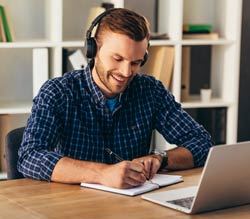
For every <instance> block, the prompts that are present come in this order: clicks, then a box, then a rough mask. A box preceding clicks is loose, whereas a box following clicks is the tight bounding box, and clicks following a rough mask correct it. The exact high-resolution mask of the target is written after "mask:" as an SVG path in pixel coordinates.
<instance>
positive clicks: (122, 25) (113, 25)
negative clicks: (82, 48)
mask: <svg viewBox="0 0 250 219" xmlns="http://www.w3.org/2000/svg"><path fill="white" fill-rule="evenodd" d="M105 31H112V32H114V33H120V34H124V35H126V36H128V37H129V38H130V39H132V40H135V41H142V40H144V39H145V38H146V39H147V40H149V37H150V30H149V22H148V20H147V19H146V18H145V17H144V16H142V15H140V14H138V13H136V12H134V11H131V10H129V9H125V8H115V9H111V12H110V13H109V14H107V15H106V16H104V17H103V18H102V19H101V21H100V22H99V25H98V27H97V30H96V33H95V38H96V39H97V40H98V38H99V36H100V35H102V33H104V32H105Z"/></svg>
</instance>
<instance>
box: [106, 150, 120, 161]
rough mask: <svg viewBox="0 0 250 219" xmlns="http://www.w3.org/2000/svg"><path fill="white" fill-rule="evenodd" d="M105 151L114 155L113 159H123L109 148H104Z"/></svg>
mask: <svg viewBox="0 0 250 219" xmlns="http://www.w3.org/2000/svg"><path fill="white" fill-rule="evenodd" d="M105 151H106V152H107V153H108V154H109V155H110V156H114V157H115V159H117V160H118V161H123V159H122V158H121V157H120V156H119V155H118V154H116V153H114V152H113V151H111V150H110V149H109V148H105Z"/></svg>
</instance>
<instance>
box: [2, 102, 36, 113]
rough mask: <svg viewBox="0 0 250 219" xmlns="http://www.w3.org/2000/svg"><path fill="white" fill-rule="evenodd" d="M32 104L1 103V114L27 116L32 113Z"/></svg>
mask: <svg viewBox="0 0 250 219" xmlns="http://www.w3.org/2000/svg"><path fill="white" fill-rule="evenodd" d="M31 107H32V103H28V102H13V103H6V102H1V103H0V114H26V113H30V112H31Z"/></svg>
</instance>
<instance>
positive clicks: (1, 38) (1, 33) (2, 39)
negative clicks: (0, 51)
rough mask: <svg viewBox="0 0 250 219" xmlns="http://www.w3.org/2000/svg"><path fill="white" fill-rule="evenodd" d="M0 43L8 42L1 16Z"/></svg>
mask: <svg viewBox="0 0 250 219" xmlns="http://www.w3.org/2000/svg"><path fill="white" fill-rule="evenodd" d="M0 42H6V36H5V31H4V27H3V19H2V16H1V15H0Z"/></svg>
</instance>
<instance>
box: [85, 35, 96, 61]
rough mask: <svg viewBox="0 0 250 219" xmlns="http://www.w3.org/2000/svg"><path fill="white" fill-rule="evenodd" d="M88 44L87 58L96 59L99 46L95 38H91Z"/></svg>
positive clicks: (87, 41)
mask: <svg viewBox="0 0 250 219" xmlns="http://www.w3.org/2000/svg"><path fill="white" fill-rule="evenodd" d="M86 43H87V50H86V57H87V58H89V59H92V58H94V57H95V55H96V52H97V45H96V41H95V38H94V37H90V38H89V39H87V40H86Z"/></svg>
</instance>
